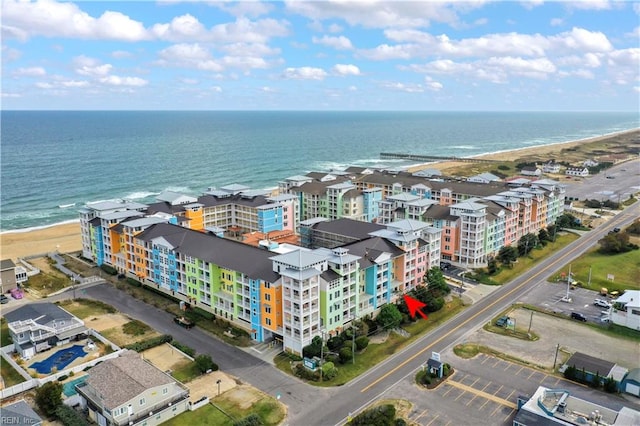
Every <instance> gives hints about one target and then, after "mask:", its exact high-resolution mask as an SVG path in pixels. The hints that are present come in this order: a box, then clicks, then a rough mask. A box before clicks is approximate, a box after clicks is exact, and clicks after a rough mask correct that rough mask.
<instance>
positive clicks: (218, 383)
mask: <svg viewBox="0 0 640 426" xmlns="http://www.w3.org/2000/svg"><path fill="white" fill-rule="evenodd" d="M220 383H222V380H220V379H218V380H216V384H217V385H218V396H220Z"/></svg>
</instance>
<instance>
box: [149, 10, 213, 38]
mask: <svg viewBox="0 0 640 426" xmlns="http://www.w3.org/2000/svg"><path fill="white" fill-rule="evenodd" d="M151 32H152V33H153V34H154V35H155V36H156V37H157V38H159V39H162V40H171V41H182V40H203V39H205V38H207V37H206V34H207V30H206V28H205V27H204V25H202V24H201V23H200V21H198V19H197V18H195V17H194V16H193V15H190V14H186V15H182V16H176V17H175V18H173V19H172V20H171V22H170V23H168V24H156V25H154V26H153V27H152V28H151Z"/></svg>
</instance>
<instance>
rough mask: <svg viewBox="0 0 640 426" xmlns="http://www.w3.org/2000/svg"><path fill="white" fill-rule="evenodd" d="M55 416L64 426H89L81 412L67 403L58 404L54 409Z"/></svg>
mask: <svg viewBox="0 0 640 426" xmlns="http://www.w3.org/2000/svg"><path fill="white" fill-rule="evenodd" d="M56 416H57V417H58V420H60V422H62V424H63V425H64V426H89V422H87V421H86V420H85V418H84V417H83V416H82V414H80V413H78V412H77V411H76V410H74V409H73V408H71V407H69V406H68V405H64V404H62V405H60V406H59V407H58V408H57V409H56Z"/></svg>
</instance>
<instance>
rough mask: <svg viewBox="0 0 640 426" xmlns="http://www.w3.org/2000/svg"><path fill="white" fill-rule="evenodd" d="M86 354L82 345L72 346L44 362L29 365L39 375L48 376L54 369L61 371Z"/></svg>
mask: <svg viewBox="0 0 640 426" xmlns="http://www.w3.org/2000/svg"><path fill="white" fill-rule="evenodd" d="M86 354H87V353H86V352H85V351H84V348H83V346H82V345H73V346H71V347H70V348H66V349H62V350H59V351H58V352H56V353H55V354H53V355H51V356H50V357H49V358H47V359H45V360H42V361H40V362H34V363H33V364H31V368H33V369H35V370H36V371H37V372H38V373H40V374H49V373H51V370H53V368H54V367H55V368H56V369H57V371H62V370H64V369H65V368H66V367H67V365H69V364H71V363H72V362H73V361H75V359H76V358H81V357H83V356H85V355H86Z"/></svg>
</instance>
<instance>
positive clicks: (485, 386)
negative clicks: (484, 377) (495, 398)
mask: <svg viewBox="0 0 640 426" xmlns="http://www.w3.org/2000/svg"><path fill="white" fill-rule="evenodd" d="M491 383H493V382H492V381H491V380H489V383H487V384H486V385H484V387H483V388H482V390H483V391H484V390H485V389H486V388H487V386H489V385H490V384H491Z"/></svg>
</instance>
